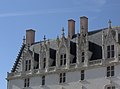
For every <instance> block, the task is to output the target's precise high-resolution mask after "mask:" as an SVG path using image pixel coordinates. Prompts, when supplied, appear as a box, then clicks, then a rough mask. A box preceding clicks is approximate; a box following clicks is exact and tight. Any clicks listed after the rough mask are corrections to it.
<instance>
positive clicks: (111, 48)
mask: <svg viewBox="0 0 120 89" xmlns="http://www.w3.org/2000/svg"><path fill="white" fill-rule="evenodd" d="M114 55H115V51H114V45H111V46H107V58H113V57H114Z"/></svg>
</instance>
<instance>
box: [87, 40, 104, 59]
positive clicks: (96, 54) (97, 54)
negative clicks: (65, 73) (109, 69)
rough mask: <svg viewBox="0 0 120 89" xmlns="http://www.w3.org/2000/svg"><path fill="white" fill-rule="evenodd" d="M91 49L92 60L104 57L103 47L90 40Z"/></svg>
mask: <svg viewBox="0 0 120 89" xmlns="http://www.w3.org/2000/svg"><path fill="white" fill-rule="evenodd" d="M89 51H91V52H92V56H91V59H90V60H97V59H102V47H101V46H99V45H97V44H95V43H92V42H90V41H89Z"/></svg>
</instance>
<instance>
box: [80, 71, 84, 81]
mask: <svg viewBox="0 0 120 89" xmlns="http://www.w3.org/2000/svg"><path fill="white" fill-rule="evenodd" d="M84 78H85V75H84V70H81V80H84Z"/></svg>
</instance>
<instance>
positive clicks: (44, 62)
mask: <svg viewBox="0 0 120 89" xmlns="http://www.w3.org/2000/svg"><path fill="white" fill-rule="evenodd" d="M45 67H46V58H44V59H43V69H44V68H45Z"/></svg>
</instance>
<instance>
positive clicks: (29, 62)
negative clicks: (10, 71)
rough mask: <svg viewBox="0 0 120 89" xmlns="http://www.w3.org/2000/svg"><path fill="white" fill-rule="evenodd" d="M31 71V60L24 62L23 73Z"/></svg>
mask: <svg viewBox="0 0 120 89" xmlns="http://www.w3.org/2000/svg"><path fill="white" fill-rule="evenodd" d="M30 69H31V60H25V71H28V70H30Z"/></svg>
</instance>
